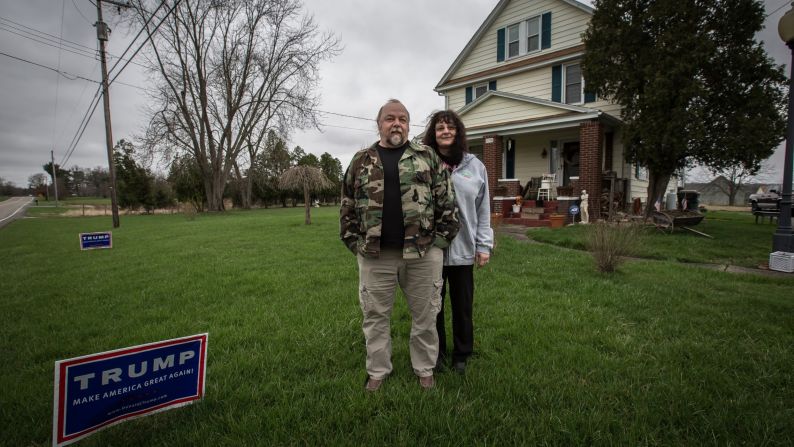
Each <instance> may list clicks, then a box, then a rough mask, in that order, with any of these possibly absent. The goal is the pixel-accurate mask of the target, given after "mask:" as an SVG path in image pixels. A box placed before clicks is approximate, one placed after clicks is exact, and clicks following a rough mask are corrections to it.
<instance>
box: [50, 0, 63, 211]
mask: <svg viewBox="0 0 794 447" xmlns="http://www.w3.org/2000/svg"><path fill="white" fill-rule="evenodd" d="M65 12H66V0H61V30H60V37H59V40H58V72H59V73H60V71H61V55H62V54H63V51H61V50H62V48H61V43H62V42H63V16H64V15H65V14H64V13H65ZM60 88H61V77H60V76H56V77H55V107H54V109H55V110H54V111H53V115H54V118H53V123H52V141H51V145H52V147H53V148H54V147H55V132H56V131H57V129H58V94H59V93H60ZM54 163H55V161H53V164H54ZM52 171H53V173H54V172H55V166H53V167H52ZM56 200H57V197H56Z"/></svg>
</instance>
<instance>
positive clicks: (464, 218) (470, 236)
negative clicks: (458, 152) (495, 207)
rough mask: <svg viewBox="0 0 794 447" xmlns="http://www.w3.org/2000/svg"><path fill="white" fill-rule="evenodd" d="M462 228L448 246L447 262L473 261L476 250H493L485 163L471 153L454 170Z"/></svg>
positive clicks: (455, 263) (453, 175)
mask: <svg viewBox="0 0 794 447" xmlns="http://www.w3.org/2000/svg"><path fill="white" fill-rule="evenodd" d="M452 183H453V184H454V185H455V202H456V204H457V205H458V219H459V220H460V231H458V235H457V236H456V237H455V239H453V240H452V243H450V245H449V247H447V248H446V249H445V250H444V265H472V264H474V256H475V254H476V252H481V253H489V254H490V253H491V251H492V250H493V229H491V204H490V198H489V196H488V173H487V172H486V170H485V165H484V164H483V163H482V162H481V161H480V160H479V159H478V158H477V157H475V156H474V155H472V154H470V153H464V154H463V160H461V162H460V164H459V165H458V166H456V167H455V169H454V170H453V171H452Z"/></svg>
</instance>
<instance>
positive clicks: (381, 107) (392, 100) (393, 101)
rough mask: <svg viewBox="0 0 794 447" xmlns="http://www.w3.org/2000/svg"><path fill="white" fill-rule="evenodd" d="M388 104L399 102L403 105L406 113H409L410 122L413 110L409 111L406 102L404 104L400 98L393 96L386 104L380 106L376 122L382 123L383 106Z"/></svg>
mask: <svg viewBox="0 0 794 447" xmlns="http://www.w3.org/2000/svg"><path fill="white" fill-rule="evenodd" d="M388 104H399V105H401V106H403V109H405V113H407V114H408V121H409V122H410V121H411V112H409V111H408V107H405V104H403V103H402V102H401V101H400V100H399V99H394V98H391V99H389V100H388V101H386V103H385V104H383V105H382V106H380V109H378V116H376V117H375V123H376V124H379V123H380V114H381V113H383V108H384V107H386V105H388Z"/></svg>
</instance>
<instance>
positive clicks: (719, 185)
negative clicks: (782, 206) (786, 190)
mask: <svg viewBox="0 0 794 447" xmlns="http://www.w3.org/2000/svg"><path fill="white" fill-rule="evenodd" d="M686 189H693V190H695V191H697V192H699V193H700V197H699V202H700V204H701V205H719V206H726V205H728V204H729V202H730V200H729V191H730V190H731V182H730V181H729V180H728V179H726V178H725V177H724V176H721V175H720V176H717V177H716V178H714V179H713V180H712V181H710V182H708V183H687V185H686ZM773 189H774V190H776V191H780V185H775V184H768V183H748V184H744V185H741V186H740V187H739V190H738V191H737V192H736V198H735V199H734V205H735V206H748V203H749V197H750V194H755V193H757V192H759V191H761V192H769V191H770V190H773Z"/></svg>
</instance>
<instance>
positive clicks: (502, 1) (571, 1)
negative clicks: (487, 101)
mask: <svg viewBox="0 0 794 447" xmlns="http://www.w3.org/2000/svg"><path fill="white" fill-rule="evenodd" d="M557 1H560V2H563V3H567V4H568V5H571V6H573V7H574V8H578V9H581V10H582V11H584V12H586V13H588V14H590V15H592V14H593V12H594V11H595V10H594V9H593V8H591V7H590V6H587V5H585V4H582V3H579V2H578V1H576V0H557ZM508 3H510V0H499V3H497V4H496V6H495V7H494V9H493V10H492V11H491V13H490V14H488V17H487V18H486V19H485V21H484V22H482V25H480V27H479V28H478V29H477V31H476V32H475V33H474V35H473V36H472V37H471V39H469V43H467V44H466V46H465V47H463V51H461V52H460V54H458V57H457V58H456V59H455V61H454V62H452V65H450V67H449V69H447V72H446V73H444V76H442V77H441V80H440V81H438V84H437V85H436V88H438V87H440V86H441V85H443V84H444V83H446V82H447V81H449V79H450V77H451V76H452V74H453V73H455V71H456V70H457V69H458V68H459V67H460V65H461V64H462V63H463V61H464V60H465V59H466V57H467V56H468V55H469V53H471V51H472V50H473V49H474V46H475V45H476V44H477V42H479V40H480V39H481V38H482V36H483V35H484V34H485V32H486V31H488V28H490V26H491V25H492V24H493V22H494V21H496V19H497V17H499V14H501V13H502V11H503V10H504V9H505V7H506V6H507V4H508Z"/></svg>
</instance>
